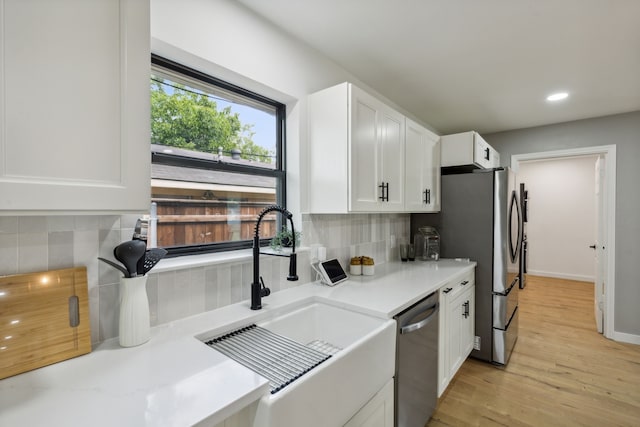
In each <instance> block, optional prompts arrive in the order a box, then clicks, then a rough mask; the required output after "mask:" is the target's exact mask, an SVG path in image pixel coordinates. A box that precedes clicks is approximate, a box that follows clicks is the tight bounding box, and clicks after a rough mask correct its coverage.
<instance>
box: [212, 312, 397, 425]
mask: <svg viewBox="0 0 640 427" xmlns="http://www.w3.org/2000/svg"><path fill="white" fill-rule="evenodd" d="M247 330H248V333H247V336H246V337H244V338H242V339H244V340H245V341H244V343H242V344H240V345H238V346H235V345H231V347H234V348H235V351H240V352H241V353H242V352H243V351H244V350H243V349H244V348H245V345H246V346H252V345H253V344H254V343H258V342H263V345H266V346H267V347H265V348H264V349H263V350H260V351H258V352H256V353H255V354H254V355H245V354H240V355H239V359H242V358H243V357H244V358H246V359H245V361H246V360H252V361H253V362H255V363H257V364H260V363H261V362H262V361H263V360H264V361H266V359H267V353H271V352H272V347H278V346H280V345H281V344H280V342H282V341H284V342H285V344H286V345H289V344H290V341H291V342H293V345H296V343H297V345H300V346H301V347H304V348H310V349H311V350H309V351H311V352H317V353H319V354H321V355H322V356H323V358H322V359H323V360H322V361H320V362H318V363H316V364H314V365H313V367H312V368H311V369H309V370H308V371H307V372H305V373H304V374H303V375H301V376H299V377H298V378H295V379H293V380H292V381H291V382H287V383H286V384H285V385H273V381H271V378H269V377H268V376H267V375H265V374H262V375H263V376H265V378H268V379H270V381H271V383H272V392H271V394H269V395H266V396H264V397H263V398H261V400H260V401H259V402H258V405H257V409H256V414H255V418H254V423H253V427H286V426H296V427H297V426H309V427H312V426H318V427H326V426H329V425H343V424H344V423H346V422H347V421H348V420H349V419H350V418H351V417H352V416H353V415H354V414H355V413H356V412H357V411H358V410H359V409H360V408H361V407H362V406H364V405H365V404H366V403H367V401H368V400H369V399H371V397H373V395H374V394H375V393H376V392H378V391H379V390H380V389H381V388H382V387H383V386H384V385H385V384H386V383H387V382H388V381H389V380H390V379H391V378H392V377H393V373H394V368H395V330H396V328H395V323H394V321H393V320H390V319H381V318H376V317H372V316H368V315H365V314H360V313H355V312H352V311H350V310H346V309H344V308H339V307H336V306H333V305H330V304H327V303H322V302H311V303H309V304H307V305H305V306H302V307H295V308H293V309H291V310H290V311H288V312H286V313H284V314H279V315H277V317H274V318H270V319H262V320H261V321H259V322H256V324H255V325H251V326H250V327H248V328H247ZM271 335H273V336H275V337H276V338H274V339H275V340H277V341H278V343H275V344H272V342H271V341H268V340H269V339H270V336H271ZM227 336H232V335H227ZM233 336H234V337H235V333H234V334H233ZM265 337H266V338H265ZM265 340H267V341H265ZM264 342H266V343H267V344H264ZM210 345H211V344H210ZM212 347H214V348H215V346H214V345H212ZM305 351H306V350H305V349H303V350H302V353H304V352H305ZM302 353H298V352H293V353H292V354H293V356H292V357H293V358H294V360H293V362H294V363H295V362H296V361H297V360H295V359H298V358H300V359H303V358H304V356H305V355H304V354H302ZM225 354H226V353H225ZM299 354H300V356H299ZM232 358H234V359H236V358H235V357H232ZM236 360H238V359H236ZM238 361H239V362H240V363H243V362H242V361H241V360H238ZM301 361H302V360H301ZM245 366H248V365H246V364H245ZM252 369H253V368H252ZM255 370H256V372H258V373H261V372H260V371H259V370H258V369H255ZM277 370H278V373H281V372H284V371H286V367H285V368H280V367H278V368H277ZM269 374H270V375H271V373H269ZM276 376H277V375H276Z"/></svg>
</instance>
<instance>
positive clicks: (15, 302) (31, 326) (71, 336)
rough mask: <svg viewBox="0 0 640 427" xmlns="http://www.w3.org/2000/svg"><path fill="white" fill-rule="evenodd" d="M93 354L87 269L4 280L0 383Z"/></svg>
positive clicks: (0, 296)
mask: <svg viewBox="0 0 640 427" xmlns="http://www.w3.org/2000/svg"><path fill="white" fill-rule="evenodd" d="M90 351H91V330H90V325H89V297H88V289H87V269H86V268H85V267H78V268H68V269H64V270H52V271H46V272H42V273H31V274H18V275H14V276H4V277H0V379H2V378H6V377H10V376H12V375H16V374H20V373H22V372H26V371H30V370H32V369H36V368H40V367H42V366H46V365H50V364H52V363H56V362H60V361H62V360H66V359H70V358H72V357H76V356H79V355H81V354H86V353H89V352H90Z"/></svg>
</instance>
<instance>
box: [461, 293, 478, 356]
mask: <svg viewBox="0 0 640 427" xmlns="http://www.w3.org/2000/svg"><path fill="white" fill-rule="evenodd" d="M463 299H464V302H466V303H467V312H468V315H467V316H463V320H462V328H461V329H462V330H461V333H460V339H461V344H460V349H461V352H462V354H461V356H462V359H463V361H464V360H465V359H466V358H467V357H468V356H469V354H471V351H472V350H473V341H474V338H475V316H476V314H475V307H476V302H475V299H476V288H475V286H471V287H470V288H469V289H467V290H466V291H465V293H464V298H463ZM464 302H463V304H464Z"/></svg>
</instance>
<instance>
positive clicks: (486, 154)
mask: <svg viewBox="0 0 640 427" xmlns="http://www.w3.org/2000/svg"><path fill="white" fill-rule="evenodd" d="M484 158H485V160H489V149H488V148H485V149H484Z"/></svg>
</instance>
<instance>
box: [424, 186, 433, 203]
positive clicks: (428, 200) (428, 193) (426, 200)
mask: <svg viewBox="0 0 640 427" xmlns="http://www.w3.org/2000/svg"><path fill="white" fill-rule="evenodd" d="M424 203H425V204H426V205H430V204H431V190H430V189H428V188H427V189H426V190H424Z"/></svg>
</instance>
